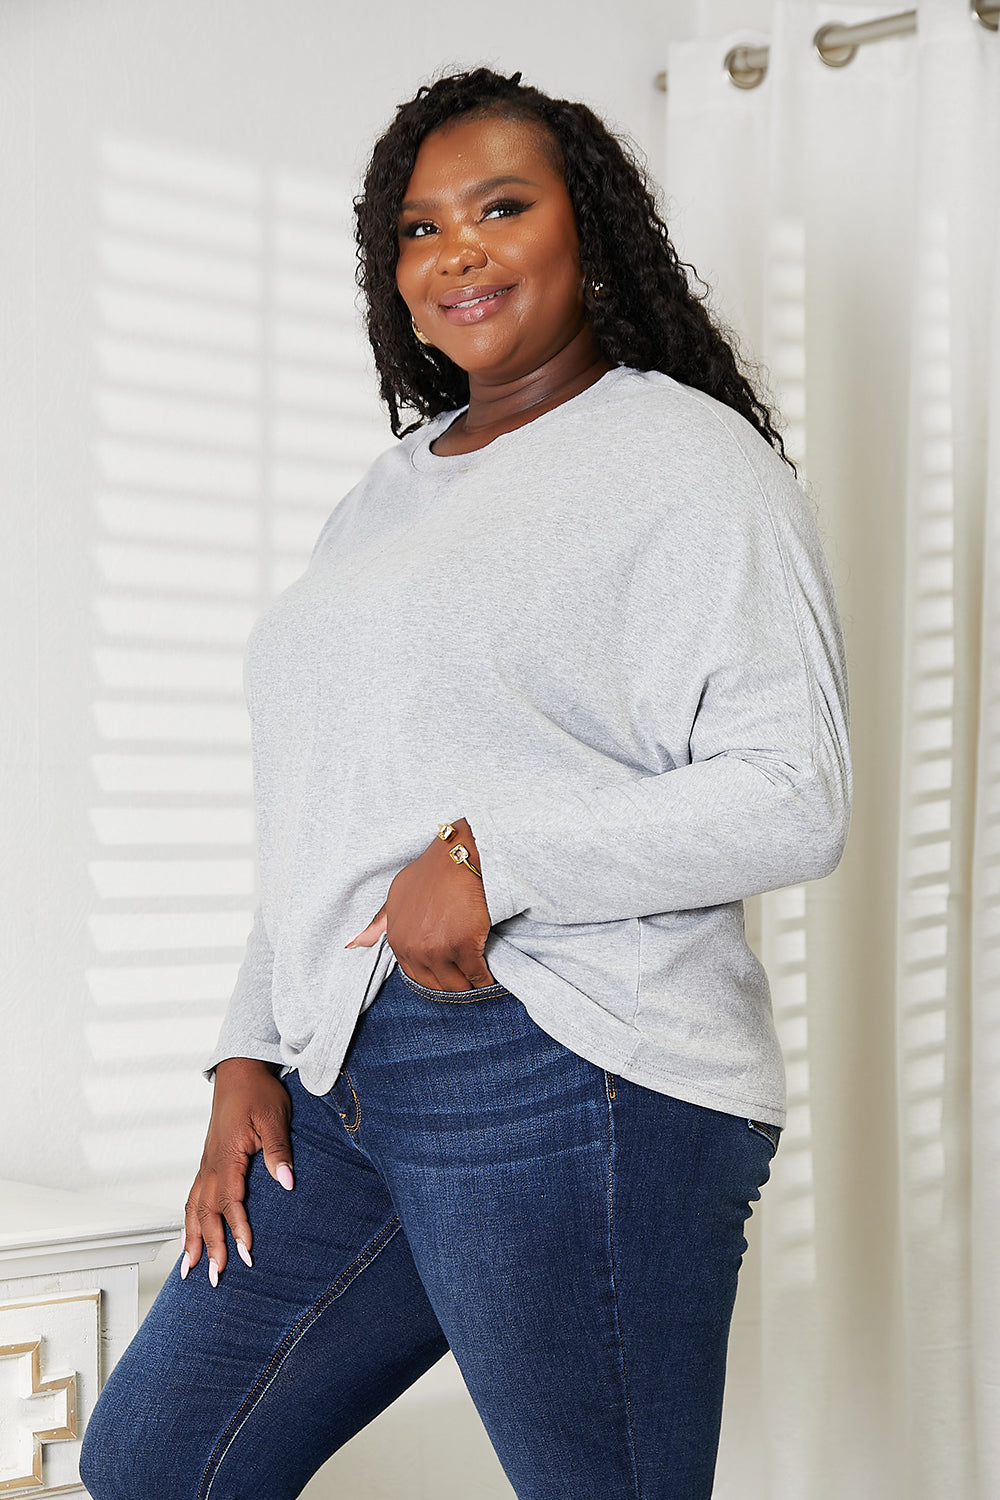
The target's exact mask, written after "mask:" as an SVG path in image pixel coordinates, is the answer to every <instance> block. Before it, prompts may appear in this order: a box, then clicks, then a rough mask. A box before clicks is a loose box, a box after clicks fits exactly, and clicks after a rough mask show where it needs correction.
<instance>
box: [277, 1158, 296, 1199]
mask: <svg viewBox="0 0 1000 1500" xmlns="http://www.w3.org/2000/svg"><path fill="white" fill-rule="evenodd" d="M275 1176H276V1177H277V1179H278V1181H279V1182H280V1183H281V1186H282V1187H283V1188H284V1189H285V1190H286V1192H289V1193H290V1192H291V1191H292V1188H293V1187H294V1186H295V1178H294V1177H293V1176H292V1169H291V1167H290V1166H289V1165H288V1163H287V1162H284V1161H283V1162H282V1163H281V1166H280V1167H279V1168H278V1170H277V1172H276V1173H275Z"/></svg>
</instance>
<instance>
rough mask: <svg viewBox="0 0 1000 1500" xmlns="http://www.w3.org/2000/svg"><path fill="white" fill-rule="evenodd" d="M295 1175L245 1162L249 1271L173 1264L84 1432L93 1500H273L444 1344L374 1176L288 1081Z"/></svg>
mask: <svg viewBox="0 0 1000 1500" xmlns="http://www.w3.org/2000/svg"><path fill="white" fill-rule="evenodd" d="M288 1084H289V1091H290V1093H291V1095H292V1101H293V1112H292V1145H293V1150H294V1155H295V1187H294V1189H293V1191H292V1192H290V1193H289V1192H285V1190H284V1189H283V1188H281V1187H279V1186H278V1185H277V1184H276V1183H274V1182H273V1181H272V1179H271V1178H270V1177H269V1176H268V1174H267V1172H266V1171H265V1169H264V1166H263V1158H262V1157H261V1156H260V1155H258V1156H256V1157H255V1158H254V1160H253V1163H252V1166H251V1170H250V1174H249V1178H248V1184H247V1211H248V1214H249V1218H250V1222H251V1225H252V1227H253V1231H254V1245H253V1258H254V1264H253V1268H252V1269H250V1268H248V1267H247V1266H245V1265H244V1264H243V1262H242V1261H241V1260H240V1259H239V1257H238V1256H237V1255H236V1254H235V1253H234V1247H233V1246H232V1244H230V1256H229V1263H228V1265H227V1267H226V1270H225V1271H224V1272H223V1274H222V1276H221V1278H220V1281H219V1285H218V1287H217V1288H212V1287H211V1286H210V1284H209V1281H208V1276H207V1269H206V1260H205V1257H203V1258H202V1261H201V1262H200V1263H199V1265H198V1266H196V1267H195V1269H194V1270H193V1271H192V1272H191V1273H190V1275H189V1276H188V1277H187V1279H186V1280H185V1281H183V1282H182V1281H181V1280H180V1276H179V1274H178V1271H177V1268H176V1267H175V1269H174V1271H173V1272H172V1273H171V1275H170V1276H169V1277H168V1279H167V1282H166V1285H165V1286H164V1288H163V1290H162V1291H161V1293H160V1295H159V1297H158V1299H157V1301H156V1302H155V1304H154V1306H153V1308H152V1309H151V1310H150V1313H149V1315H148V1317H147V1318H146V1319H145V1321H144V1323H143V1325H142V1327H141V1328H140V1330H139V1332H138V1334H137V1335H136V1337H135V1339H134V1340H133V1342H132V1344H131V1345H130V1346H129V1348H128V1350H127V1351H126V1353H125V1355H124V1356H123V1358H122V1359H121V1361H120V1362H119V1364H118V1365H117V1366H116V1367H115V1369H114V1370H113V1371H112V1373H111V1376H110V1378H109V1380H108V1382H107V1385H106V1386H105V1389H104V1391H103V1393H102V1395H101V1399H100V1401H99V1403H98V1406H97V1410H96V1411H95V1414H94V1417H93V1419H92V1421H91V1424H90V1426H89V1428H88V1432H87V1437H86V1441H85V1444H84V1452H83V1460H82V1465H81V1467H82V1473H83V1476H84V1479H85V1482H86V1483H87V1485H88V1487H89V1488H90V1490H91V1493H92V1494H93V1496H94V1500H126V1497H127V1500H207V1497H209V1496H210V1497H212V1500H236V1497H241V1500H242V1497H246V1500H251V1497H254V1500H259V1497H260V1496H262V1495H266V1496H267V1497H268V1500H285V1497H292V1496H295V1495H298V1494H299V1492H300V1490H301V1489H302V1487H303V1486H304V1485H305V1483H306V1482H307V1480H308V1479H309V1477H310V1475H311V1474H313V1473H314V1472H315V1470H316V1469H317V1468H318V1467H319V1466H320V1464H322V1463H323V1462H324V1460H325V1459H326V1458H327V1457H328V1456H329V1455H330V1454H331V1453H332V1452H334V1451H335V1450H336V1449H337V1448H338V1447H340V1446H341V1444H342V1443H344V1442H345V1441H346V1440H347V1438H349V1437H350V1436H352V1434H353V1433H355V1432H357V1431H358V1430H359V1429H360V1428H361V1427H363V1426H364V1425H365V1424H366V1423H367V1422H369V1421H370V1420H371V1419H372V1417H374V1416H375V1415H376V1414H377V1413H378V1412H379V1411H381V1410H382V1409H383V1408H384V1407H385V1406H387V1405H388V1404H389V1402H390V1401H392V1400H393V1399H394V1398H395V1397H396V1396H397V1395H398V1394H399V1393H400V1392H401V1391H402V1390H404V1389H405V1388H406V1387H407V1386H408V1385H410V1384H411V1383H412V1381H413V1380H415V1379H416V1378H417V1376H418V1375H420V1374H421V1373H422V1372H423V1371H424V1370H426V1369H427V1368H428V1367H429V1366H430V1365H431V1364H433V1363H434V1361H435V1360H436V1359H438V1358H439V1357H440V1356H441V1355H442V1354H443V1353H444V1352H445V1351H446V1349H447V1343H446V1340H445V1338H444V1335H443V1334H442V1332H441V1329H440V1326H439V1324H438V1322H437V1319H436V1318H435V1316H434V1313H433V1310H432V1309H431V1307H430V1304H429V1302H428V1300H427V1297H426V1295H425V1293H424V1291H423V1288H422V1286H421V1284H420V1280H419V1278H418V1276H417V1273H416V1270H415V1269H414V1265H413V1259H412V1256H411V1254H410V1250H409V1246H408V1245H407V1243H406V1237H405V1234H404V1233H403V1232H402V1230H401V1228H400V1223H399V1218H398V1216H397V1214H396V1212H395V1208H394V1206H393V1204H392V1201H391V1199H390V1197H389V1194H388V1192H387V1191H386V1188H385V1185H384V1183H383V1182H382V1181H381V1179H380V1178H379V1176H378V1174H377V1172H376V1171H375V1170H374V1169H373V1167H372V1166H371V1164H370V1163H369V1162H368V1161H367V1160H366V1159H365V1158H364V1157H363V1156H362V1155H361V1153H360V1152H359V1151H358V1150H357V1149H356V1147H355V1146H354V1144H353V1143H352V1141H351V1139H350V1137H349V1136H348V1135H347V1134H346V1132H345V1131H344V1128H343V1123H342V1121H341V1118H340V1116H339V1115H338V1114H337V1112H336V1110H335V1109H334V1108H333V1107H332V1105H331V1103H330V1102H329V1100H323V1099H315V1098H313V1096H312V1095H310V1094H308V1093H307V1092H306V1090H305V1089H303V1087H302V1086H301V1084H300V1083H299V1082H298V1079H297V1076H296V1075H294V1074H293V1075H291V1076H290V1078H289V1080H288Z"/></svg>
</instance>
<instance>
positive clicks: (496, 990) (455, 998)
mask: <svg viewBox="0 0 1000 1500" xmlns="http://www.w3.org/2000/svg"><path fill="white" fill-rule="evenodd" d="M396 971H397V973H398V974H399V977H400V979H401V980H402V981H403V983H404V984H405V985H406V987H407V989H410V990H412V991H413V993H414V994H415V995H423V996H424V998H425V999H427V1000H440V1001H442V1002H443V1003H444V1004H445V1005H470V1004H471V1003H472V1001H473V1000H491V999H493V998H494V997H495V996H497V995H508V994H510V991H509V990H507V989H505V988H504V986H503V985H502V984H486V985H483V986H482V988H481V989H478V990H432V989H430V988H429V987H428V986H427V985H426V984H421V983H420V981H419V980H417V979H411V978H410V976H409V974H405V973H404V972H403V968H402V965H401V964H399V963H397V965H396Z"/></svg>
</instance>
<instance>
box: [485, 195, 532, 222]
mask: <svg viewBox="0 0 1000 1500" xmlns="http://www.w3.org/2000/svg"><path fill="white" fill-rule="evenodd" d="M530 207H531V205H530V203H522V202H521V200H520V199H519V198H501V199H500V200H499V201H498V202H496V203H491V204H490V206H489V208H486V209H484V210H483V218H484V219H487V218H489V216H490V214H495V213H502V214H503V216H504V218H506V217H507V216H508V214H522V213H524V210H525V209H526V208H530Z"/></svg>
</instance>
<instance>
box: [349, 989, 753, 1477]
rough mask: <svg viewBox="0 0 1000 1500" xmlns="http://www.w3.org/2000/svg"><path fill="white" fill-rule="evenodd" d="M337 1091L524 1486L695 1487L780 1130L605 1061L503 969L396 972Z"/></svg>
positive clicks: (502, 1451) (707, 1469)
mask: <svg viewBox="0 0 1000 1500" xmlns="http://www.w3.org/2000/svg"><path fill="white" fill-rule="evenodd" d="M476 993H477V992H473V997H474V996H475V994H476ZM337 1091H339V1092H340V1096H341V1108H342V1109H343V1111H344V1113H345V1115H347V1116H348V1119H349V1121H350V1122H351V1123H354V1122H355V1121H356V1122H357V1124H356V1137H357V1139H358V1140H359V1143H360V1144H361V1146H362V1147H363V1149H364V1150H365V1151H366V1152H367V1153H368V1154H369V1156H370V1157H371V1158H372V1160H373V1161H375V1162H377V1164H378V1166H379V1170H380V1172H381V1174H382V1176H383V1178H384V1179H385V1181H386V1182H387V1184H388V1185H389V1187H390V1190H391V1192H392V1196H393V1199H394V1201H395V1203H396V1205H397V1208H398V1211H399V1214H400V1217H401V1219H402V1222H403V1224H404V1227H405V1230H406V1235H407V1240H408V1242H409V1244H410V1246H411V1249H412V1251H413V1256H414V1260H415V1263H416V1266H417V1270H418V1272H419V1275H420V1278H421V1281H422V1282H423V1285H424V1287H425V1288H426V1290H427V1293H428V1296H429V1298H430V1301H431V1303H432V1305H433V1307H434V1310H435V1313H436V1315H437V1317H438V1321H439V1322H440V1324H441V1327H442V1329H443V1330H444V1332H445V1335H446V1336H447V1338H448V1342H449V1344H450V1345H451V1348H452V1349H453V1351H454V1353H455V1356H456V1359H457V1360H458V1363H459V1366H460V1368H461V1370H462V1373H463V1376H464V1378H465V1381H466V1384H467V1386H468V1388H469V1391H470V1393H471V1395H472V1397H473V1399H474V1401H475V1402H476V1405H477V1407H478V1409H479V1412H480V1415H481V1416H482V1418H483V1422H484V1424H485V1426H486V1428H487V1431H488V1432H489V1435H490V1438H491V1441H492V1442H493V1445H494V1447H495V1449H496V1451H497V1454H498V1456H499V1458H500V1461H501V1463H502V1464H503V1466H504V1468H505V1470H506V1472H507V1474H508V1477H509V1478H510V1481H511V1483H512V1485H513V1486H514V1489H515V1491H516V1493H517V1495H518V1497H519V1500H557V1497H558V1500H564V1497H565V1496H566V1495H567V1494H572V1495H573V1496H574V1500H590V1497H598V1496H600V1497H602V1500H606V1497H607V1496H608V1495H614V1496H616V1497H623V1500H624V1497H626V1496H633V1497H638V1496H640V1495H641V1496H642V1500H666V1497H668V1496H669V1497H670V1500H708V1496H710V1494H711V1488H712V1471H713V1468H714V1460H715V1451H716V1445H717V1441H718V1427H719V1417H720V1411H721V1397H722V1384H723V1378H724V1371H725V1356H726V1340H727V1335H728V1329H729V1321H730V1316H731V1312H732V1304H733V1298H734V1295H735V1288H736V1276H737V1271H738V1268H739V1263H740V1258H741V1255H742V1252H743V1250H744V1248H745V1240H744V1238H743V1223H744V1220H745V1218H746V1216H747V1214H748V1213H749V1211H750V1201H751V1199H753V1198H754V1197H756V1196H757V1189H758V1187H759V1184H760V1183H761V1182H762V1181H763V1180H764V1178H765V1177H766V1175H767V1166H768V1161H769V1158H770V1154H771V1151H772V1149H773V1143H772V1142H770V1141H768V1140H766V1139H765V1138H764V1137H762V1136H760V1135H759V1134H755V1133H754V1132H752V1131H750V1130H749V1129H748V1126H747V1122H746V1121H745V1120H739V1119H736V1118H735V1117H732V1116H728V1115H722V1114H720V1113H718V1112H716V1111H714V1110H706V1109H702V1108H700V1107H699V1106H696V1105H690V1104H684V1103H682V1102H681V1101H678V1100H675V1099H672V1098H669V1097H668V1096H666V1095H662V1094H657V1093H654V1092H653V1091H652V1090H649V1089H644V1088H641V1087H639V1086H638V1085H635V1084H629V1083H624V1082H622V1081H621V1080H619V1079H614V1078H611V1077H610V1075H608V1074H607V1073H605V1072H604V1071H603V1069H601V1068H598V1067H596V1066H594V1065H593V1064H591V1063H589V1062H587V1061H586V1060H585V1059H583V1058H580V1057H578V1056H577V1055H576V1054H575V1053H573V1052H571V1051H569V1049H567V1048H565V1047H563V1046H562V1045H561V1044H560V1043H558V1042H556V1041H554V1040H553V1039H552V1038H551V1037H549V1036H548V1035H547V1034H546V1033H545V1032H543V1031H542V1030H541V1029H540V1028H539V1027H538V1026H536V1025H535V1023H534V1022H532V1021H531V1019H530V1017H528V1015H527V1013H526V1011H525V1010H524V1007H523V1006H522V1005H521V1004H520V1002H519V1001H518V1000H517V999H516V998H515V997H514V996H512V995H510V994H508V993H507V992H506V991H504V990H502V989H499V987H498V989H497V990H495V991H490V992H483V994H482V998H480V999H478V1000H477V999H475V998H467V999H465V1000H463V1001H462V1002H460V1003H456V1002H455V1000H454V999H452V1000H448V999H442V998H440V997H439V996H437V992H434V991H428V990H422V991H420V990H417V989H415V988H414V987H413V986H408V985H406V984H405V982H403V981H401V979H400V978H399V976H398V975H392V976H390V978H389V980H388V981H387V982H386V985H385V986H384V987H383V990H382V992H381V993H380V995H379V998H378V1000H377V1002H376V1004H375V1005H374V1006H373V1007H372V1008H371V1009H370V1010H369V1011H368V1012H366V1015H365V1017H364V1018H363V1024H362V1025H361V1026H360V1027H359V1030H358V1033H357V1034H356V1036H355V1040H354V1043H353V1044H352V1049H351V1051H350V1052H349V1053H348V1057H347V1059H346V1062H345V1071H344V1073H342V1075H341V1079H340V1080H339V1081H338V1085H337V1089H336V1090H335V1092H337Z"/></svg>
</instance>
